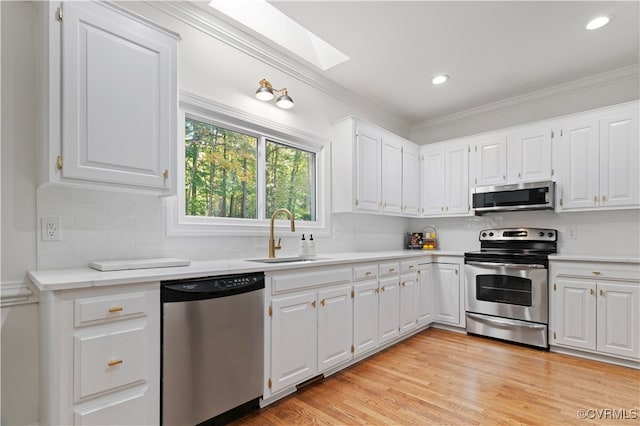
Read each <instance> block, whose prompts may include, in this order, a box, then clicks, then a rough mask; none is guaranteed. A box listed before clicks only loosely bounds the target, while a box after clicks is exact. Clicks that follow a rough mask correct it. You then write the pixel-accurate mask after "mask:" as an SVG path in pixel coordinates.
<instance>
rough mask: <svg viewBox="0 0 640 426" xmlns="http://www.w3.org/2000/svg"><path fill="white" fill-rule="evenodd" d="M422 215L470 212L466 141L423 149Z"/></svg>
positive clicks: (440, 143)
mask: <svg viewBox="0 0 640 426" xmlns="http://www.w3.org/2000/svg"><path fill="white" fill-rule="evenodd" d="M421 213H422V215H423V216H438V215H460V214H468V213H469V145H468V143H467V141H466V140H461V141H451V142H439V143H434V144H428V145H423V146H422V207H421Z"/></svg>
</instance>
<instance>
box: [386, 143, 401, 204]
mask: <svg viewBox="0 0 640 426" xmlns="http://www.w3.org/2000/svg"><path fill="white" fill-rule="evenodd" d="M381 177H382V211H383V212H385V213H396V214H399V213H400V212H401V211H402V205H401V204H402V140H400V139H399V138H394V137H392V136H383V138H382V176H381Z"/></svg>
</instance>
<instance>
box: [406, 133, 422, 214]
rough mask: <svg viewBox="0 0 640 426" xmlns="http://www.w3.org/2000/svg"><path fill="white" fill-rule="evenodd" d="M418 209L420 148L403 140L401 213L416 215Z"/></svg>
mask: <svg viewBox="0 0 640 426" xmlns="http://www.w3.org/2000/svg"><path fill="white" fill-rule="evenodd" d="M419 209H420V149H419V147H418V145H416V144H413V143H410V142H405V143H404V144H403V146H402V213H403V214H404V215H406V216H417V215H418V213H419Z"/></svg>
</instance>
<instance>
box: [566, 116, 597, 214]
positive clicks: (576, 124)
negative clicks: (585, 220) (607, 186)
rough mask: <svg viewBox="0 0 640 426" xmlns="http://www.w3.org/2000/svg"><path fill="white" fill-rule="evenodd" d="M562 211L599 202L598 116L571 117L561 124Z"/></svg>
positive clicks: (593, 205) (594, 204) (587, 206)
mask: <svg viewBox="0 0 640 426" xmlns="http://www.w3.org/2000/svg"><path fill="white" fill-rule="evenodd" d="M562 127H563V130H562V133H563V135H562V195H561V199H562V201H561V208H562V210H569V209H577V208H592V207H595V206H597V205H598V204H599V194H600V175H599V170H600V160H599V157H600V151H599V143H598V138H599V124H598V119H597V117H594V116H587V117H579V118H576V119H572V120H569V121H567V122H565V123H563V125H562Z"/></svg>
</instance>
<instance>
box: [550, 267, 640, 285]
mask: <svg viewBox="0 0 640 426" xmlns="http://www.w3.org/2000/svg"><path fill="white" fill-rule="evenodd" d="M551 273H552V274H553V276H554V277H556V276H558V277H580V278H591V279H595V280H598V279H605V280H616V281H617V280H620V281H628V282H635V283H638V282H640V268H639V267H638V265H637V264H629V263H617V264H616V263H604V262H592V263H587V262H562V263H560V262H551Z"/></svg>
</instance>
